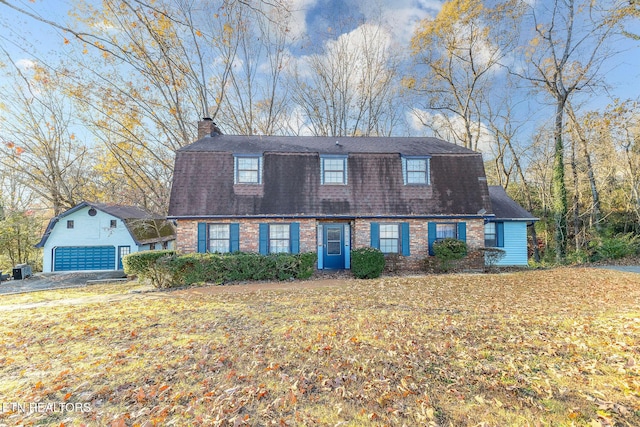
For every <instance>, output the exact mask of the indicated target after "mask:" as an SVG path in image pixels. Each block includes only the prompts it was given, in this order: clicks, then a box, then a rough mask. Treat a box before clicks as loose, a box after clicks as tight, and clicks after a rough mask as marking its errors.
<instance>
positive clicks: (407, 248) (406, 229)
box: [400, 222, 411, 256]
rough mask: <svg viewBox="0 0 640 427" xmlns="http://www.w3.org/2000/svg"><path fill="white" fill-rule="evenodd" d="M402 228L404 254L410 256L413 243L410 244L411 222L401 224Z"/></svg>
mask: <svg viewBox="0 0 640 427" xmlns="http://www.w3.org/2000/svg"><path fill="white" fill-rule="evenodd" d="M400 227H401V229H402V234H401V236H402V255H404V256H409V255H411V245H410V243H411V242H410V240H409V223H408V222H403V223H402V224H401V226H400Z"/></svg>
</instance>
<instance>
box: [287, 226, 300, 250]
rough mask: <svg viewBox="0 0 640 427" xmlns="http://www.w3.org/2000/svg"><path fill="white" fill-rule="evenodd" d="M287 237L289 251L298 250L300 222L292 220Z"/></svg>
mask: <svg viewBox="0 0 640 427" xmlns="http://www.w3.org/2000/svg"><path fill="white" fill-rule="evenodd" d="M289 238H290V239H291V253H292V254H297V253H299V252H300V223H299V222H292V223H291V225H290V226H289Z"/></svg>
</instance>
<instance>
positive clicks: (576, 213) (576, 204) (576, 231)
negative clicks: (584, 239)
mask: <svg viewBox="0 0 640 427" xmlns="http://www.w3.org/2000/svg"><path fill="white" fill-rule="evenodd" d="M571 174H572V176H573V241H574V244H575V248H576V251H578V250H580V248H581V247H582V244H581V243H580V189H579V185H580V178H579V177H578V161H577V159H576V142H575V138H572V139H571Z"/></svg>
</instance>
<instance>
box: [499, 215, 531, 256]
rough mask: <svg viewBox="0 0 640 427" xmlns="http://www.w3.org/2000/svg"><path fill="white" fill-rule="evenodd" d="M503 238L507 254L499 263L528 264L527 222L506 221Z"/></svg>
mask: <svg viewBox="0 0 640 427" xmlns="http://www.w3.org/2000/svg"><path fill="white" fill-rule="evenodd" d="M503 238H504V246H503V247H502V249H504V250H505V251H506V255H505V257H504V258H502V259H501V260H500V262H498V264H497V265H503V266H507V265H527V264H528V257H527V255H528V254H527V223H526V222H523V221H505V222H504V233H503Z"/></svg>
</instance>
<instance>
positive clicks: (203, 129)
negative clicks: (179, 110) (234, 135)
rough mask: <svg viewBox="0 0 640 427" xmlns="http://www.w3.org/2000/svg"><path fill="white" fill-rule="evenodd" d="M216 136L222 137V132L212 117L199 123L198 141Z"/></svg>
mask: <svg viewBox="0 0 640 427" xmlns="http://www.w3.org/2000/svg"><path fill="white" fill-rule="evenodd" d="M216 135H222V131H221V130H220V128H219V127H218V125H216V124H215V123H214V122H213V120H211V118H210V117H205V118H203V119H202V120H201V121H199V122H198V139H202V138H204V137H207V136H216Z"/></svg>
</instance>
